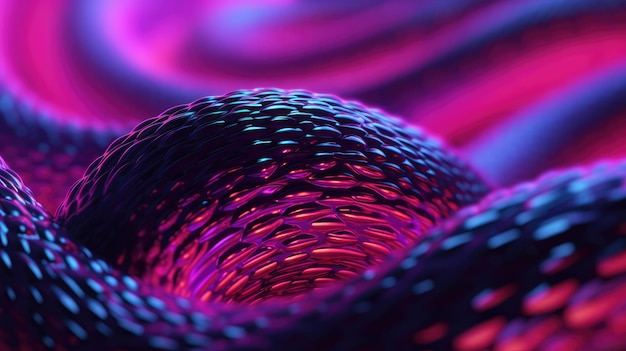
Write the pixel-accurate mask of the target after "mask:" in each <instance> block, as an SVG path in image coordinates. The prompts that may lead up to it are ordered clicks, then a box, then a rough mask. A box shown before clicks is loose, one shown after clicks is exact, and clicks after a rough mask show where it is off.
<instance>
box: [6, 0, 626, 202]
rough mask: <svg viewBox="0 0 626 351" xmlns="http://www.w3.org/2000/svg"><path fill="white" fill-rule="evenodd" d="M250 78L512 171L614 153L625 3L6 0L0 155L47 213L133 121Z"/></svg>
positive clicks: (625, 58) (625, 85)
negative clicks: (392, 118) (303, 92)
mask: <svg viewBox="0 0 626 351" xmlns="http://www.w3.org/2000/svg"><path fill="white" fill-rule="evenodd" d="M256 87H278V88H284V89H290V88H300V89H307V90H311V91H315V92H320V93H332V94H336V95H339V96H341V97H342V98H344V99H350V100H358V101H361V102H363V103H364V104H366V105H369V106H372V107H376V108H380V109H382V110H385V111H387V112H389V113H391V114H393V115H396V116H399V117H402V118H404V119H406V120H409V121H411V122H413V123H415V124H418V125H420V126H422V127H423V128H424V129H426V130H428V131H430V132H432V133H434V134H435V135H438V136H439V137H441V138H442V139H444V140H446V141H447V142H448V143H449V144H451V145H452V146H454V147H455V148H456V149H458V151H459V152H460V153H461V154H463V155H464V157H465V158H466V159H468V160H469V161H470V162H471V163H472V164H474V166H475V167H476V168H477V169H478V170H479V171H480V172H482V173H483V174H484V175H485V176H486V177H487V178H489V179H491V181H492V182H493V183H494V184H496V185H500V186H506V185H510V184H514V183H517V182H520V181H523V180H528V179H532V178H533V177H535V176H537V175H538V174H540V173H542V172H544V171H545V170H547V169H551V168H562V167H566V166H570V165H574V164H584V163H588V162H591V161H594V160H598V159H605V158H608V159H611V158H617V157H620V156H624V155H626V142H624V141H623V135H624V133H626V2H625V1H616V0H552V1H546V0H501V1H495V0H483V1H479V0H447V1H416V0H359V1H354V0H352V1H350V0H348V1H336V0H334V1H329V0H316V1H311V0H228V1H227V0H223V1H220V0H213V1H211V0H188V1H176V2H174V1H168V0H134V1H121V0H93V1H78V0H59V1H54V2H53V1H35V0H20V1H12V0H1V1H0V155H2V157H3V158H5V160H6V161H7V163H8V164H9V165H10V166H11V167H12V168H14V169H15V170H16V171H17V172H18V173H19V174H20V175H21V176H22V178H24V181H25V183H26V184H27V185H28V186H30V187H31V189H32V190H33V191H34V193H35V196H36V197H37V198H38V199H39V200H40V201H41V202H42V203H43V205H44V206H46V207H47V208H48V209H49V210H51V211H54V210H55V209H56V207H57V206H58V204H59V202H60V201H61V200H62V198H63V196H64V195H65V193H66V192H67V190H68V188H69V187H70V186H71V185H72V183H73V182H74V181H75V180H77V179H78V178H79V177H80V176H81V174H82V173H83V171H84V170H85V168H86V167H87V166H88V165H89V163H90V162H91V161H92V160H93V159H94V158H95V157H96V156H97V155H99V154H101V153H102V152H103V151H104V150H105V148H106V145H108V143H110V142H111V141H112V140H113V139H114V138H115V137H116V136H119V135H122V134H124V133H125V132H127V131H129V130H130V129H131V128H132V127H133V126H134V125H136V124H137V123H138V122H140V121H142V120H144V119H146V118H149V117H152V116H155V115H157V114H159V113H160V112H162V111H163V110H165V109H167V108H169V107H171V106H173V105H177V104H182V103H187V102H191V101H193V100H195V99H197V98H199V97H202V96H206V95H217V94H223V93H226V92H229V91H232V90H236V89H243V88H256Z"/></svg>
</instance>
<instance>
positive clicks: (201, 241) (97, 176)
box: [58, 89, 487, 303]
mask: <svg viewBox="0 0 626 351" xmlns="http://www.w3.org/2000/svg"><path fill="white" fill-rule="evenodd" d="M486 192H487V187H486V186H485V185H484V184H483V183H482V181H480V180H479V179H478V177H477V176H476V175H475V174H474V172H472V171H471V170H469V169H468V168H467V167H466V166H465V165H464V164H463V163H462V162H461V161H459V160H458V159H456V158H455V157H454V156H452V155H451V154H450V153H449V152H448V151H446V150H445V149H444V148H443V147H441V146H439V143H438V142H437V141H435V140H434V139H432V138H428V137H426V136H425V135H424V134H423V133H422V132H421V131H419V130H417V129H414V128H412V127H410V126H408V125H406V124H405V123H402V122H400V121H399V120H396V119H393V118H391V117H388V116H385V115H383V114H382V113H381V112H378V111H375V110H371V109H366V108H364V107H362V106H360V105H358V104H356V103H350V102H347V103H343V102H341V101H339V100H338V99H337V98H335V97H332V96H327V95H314V94H311V93H308V92H304V91H292V92H285V91H281V90H277V89H267V90H263V89H261V90H254V91H235V92H233V93H230V94H227V95H224V96H220V97H209V98H204V99H200V100H197V101H195V102H193V103H190V104H188V105H182V106H178V107H174V108H172V109H170V110H168V111H166V112H164V113H163V114H161V115H160V116H158V117H155V118H153V119H149V120H147V121H145V122H143V123H141V124H140V125H139V126H137V127H136V128H135V129H134V130H133V131H132V132H131V133H130V134H128V135H126V136H123V137H121V138H119V139H117V140H116V141H115V142H113V143H112V144H111V146H110V147H109V148H108V149H107V151H106V153H105V154H104V155H103V156H102V157H100V158H99V159H97V160H96V161H95V162H94V163H92V164H91V166H90V167H89V169H88V170H87V172H86V174H85V176H84V177H83V178H82V179H80V180H79V182H78V183H77V184H75V186H74V187H73V189H72V190H71V191H70V193H69V194H68V197H67V199H66V201H65V202H64V203H63V204H62V205H61V207H60V209H59V212H58V220H59V223H60V224H61V225H63V226H64V227H66V228H67V229H68V230H69V233H70V234H71V235H72V236H73V237H74V238H75V239H76V240H78V241H79V242H81V243H83V244H85V245H86V246H87V247H89V248H91V249H92V250H93V251H94V252H95V253H97V254H98V255H101V256H102V257H103V258H105V259H107V260H108V261H110V262H115V264H116V265H117V266H118V267H120V268H121V269H122V270H124V271H125V272H128V273H130V274H132V275H134V276H137V277H140V278H142V279H144V280H145V281H147V282H150V283H151V284H154V285H160V286H163V287H165V288H166V289H167V290H169V291H171V292H174V293H177V294H179V295H181V296H195V297H200V298H201V299H202V300H210V301H216V302H222V301H223V302H231V301H232V302H252V303H254V302H257V301H261V300H266V299H267V298H268V297H271V296H284V295H294V294H298V293H302V292H306V291H309V290H311V289H312V288H320V287H324V286H328V285H330V284H333V283H334V282H335V281H336V280H342V279H347V278H353V277H355V276H357V275H358V274H359V273H361V272H362V271H363V270H364V269H366V268H368V267H371V266H375V265H376V264H378V263H380V262H382V261H383V260H385V259H388V258H389V257H390V256H393V255H394V253H395V252H397V251H399V250H401V249H402V248H404V247H407V246H409V245H411V244H413V243H415V242H416V241H417V240H418V238H419V237H421V236H423V235H424V234H425V233H426V232H427V230H428V229H430V228H431V227H433V226H434V225H435V224H437V223H438V222H439V221H440V219H441V218H445V217H448V216H449V215H450V214H451V213H453V212H455V211H456V210H457V209H458V208H459V207H461V206H463V205H466V204H470V203H474V202H476V201H477V200H478V199H480V197H482V196H483V195H484V194H486Z"/></svg>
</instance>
